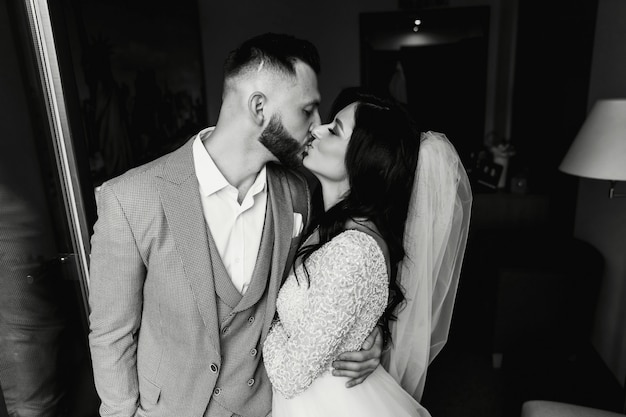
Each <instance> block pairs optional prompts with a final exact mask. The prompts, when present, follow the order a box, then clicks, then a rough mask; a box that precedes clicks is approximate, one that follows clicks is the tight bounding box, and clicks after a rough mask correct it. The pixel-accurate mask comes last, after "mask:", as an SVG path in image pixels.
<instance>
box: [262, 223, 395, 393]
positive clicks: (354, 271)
mask: <svg viewBox="0 0 626 417" xmlns="http://www.w3.org/2000/svg"><path fill="white" fill-rule="evenodd" d="M325 248H327V249H325V250H326V253H325V254H326V256H325V257H324V259H323V263H322V264H320V265H319V266H318V267H319V268H320V273H319V274H316V275H315V276H312V277H311V279H312V280H315V283H312V285H311V287H310V289H309V298H308V303H307V305H306V306H305V308H304V309H303V314H302V315H301V316H300V317H299V323H298V326H297V327H296V328H295V329H289V330H290V331H291V333H290V334H288V332H287V330H286V329H285V328H284V326H283V325H282V323H280V322H277V323H275V325H274V326H273V328H272V330H271V331H270V334H269V335H268V336H267V339H266V340H265V344H264V347H263V355H264V362H265V367H266V369H267V373H268V375H269V377H270V380H271V382H272V385H273V386H274V388H275V389H276V390H278V391H279V392H280V393H281V394H282V395H284V396H285V397H287V398H291V397H293V396H294V395H296V394H298V393H300V392H302V391H304V390H305V389H306V388H307V387H308V386H309V385H310V384H311V383H312V382H313V380H314V379H315V378H317V377H318V376H319V375H320V374H321V373H322V372H324V371H325V370H327V369H329V368H330V366H331V364H332V361H333V359H335V357H336V356H337V354H338V353H340V352H339V349H340V348H341V346H342V344H343V342H344V340H345V338H346V337H347V336H348V334H349V332H350V330H351V329H352V327H353V326H354V324H355V322H356V321H357V318H358V317H359V316H360V315H361V314H364V309H365V308H368V309H372V307H373V306H374V307H376V306H377V304H376V303H374V302H373V300H382V303H378V304H382V305H381V306H378V307H381V308H382V309H383V310H384V306H385V304H386V300H387V293H386V282H384V283H383V285H381V278H380V276H381V271H380V270H379V271H378V272H376V271H375V270H372V268H373V266H378V267H380V264H381V262H382V265H383V266H382V268H384V260H382V261H380V259H381V258H382V254H381V252H380V250H379V249H378V247H377V246H376V244H375V243H374V242H373V241H372V240H371V239H370V238H368V237H367V236H365V235H363V234H360V233H359V234H358V235H357V234H342V235H340V236H338V237H337V238H335V239H333V240H332V241H331V242H329V243H328V244H327V246H326V247H325ZM376 258H378V262H376ZM382 271H383V272H382V274H383V277H385V276H384V269H383V270H382ZM303 285H304V284H303ZM381 292H384V294H381ZM375 320H376V319H374V322H373V323H372V326H374V325H375ZM374 353H375V352H374ZM374 356H375V355H374ZM378 356H379V357H380V355H378ZM374 361H377V359H374Z"/></svg>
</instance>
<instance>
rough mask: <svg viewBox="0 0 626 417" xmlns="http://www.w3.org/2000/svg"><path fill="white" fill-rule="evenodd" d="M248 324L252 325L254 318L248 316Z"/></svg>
mask: <svg viewBox="0 0 626 417" xmlns="http://www.w3.org/2000/svg"><path fill="white" fill-rule="evenodd" d="M248 323H250V324H252V323H254V316H250V317H249V318H248Z"/></svg>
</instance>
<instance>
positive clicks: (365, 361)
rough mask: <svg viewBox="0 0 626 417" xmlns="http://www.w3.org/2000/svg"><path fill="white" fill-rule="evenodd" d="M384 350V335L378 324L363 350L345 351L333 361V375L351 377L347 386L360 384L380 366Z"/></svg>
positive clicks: (364, 344) (366, 340) (365, 342)
mask: <svg viewBox="0 0 626 417" xmlns="http://www.w3.org/2000/svg"><path fill="white" fill-rule="evenodd" d="M382 351H383V336H382V332H381V330H380V329H379V328H378V326H376V327H375V328H374V330H372V332H371V333H370V334H369V336H368V337H367V339H365V341H364V342H363V346H362V347H361V350H359V351H357V352H345V353H342V354H341V355H339V357H338V358H337V360H336V361H334V362H333V368H334V370H333V375H335V376H345V377H348V378H350V380H349V381H348V382H346V387H347V388H350V387H353V386H355V385H359V384H360V383H361V382H363V381H365V379H366V378H367V377H368V376H369V375H370V374H371V373H372V372H374V370H375V369H376V368H377V367H378V365H379V364H380V357H381V355H382Z"/></svg>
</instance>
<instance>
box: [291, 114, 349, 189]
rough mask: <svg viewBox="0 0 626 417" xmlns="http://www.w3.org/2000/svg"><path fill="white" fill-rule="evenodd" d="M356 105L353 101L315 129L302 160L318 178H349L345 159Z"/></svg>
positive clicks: (335, 179)
mask: <svg viewBox="0 0 626 417" xmlns="http://www.w3.org/2000/svg"><path fill="white" fill-rule="evenodd" d="M356 106H357V103H352V104H350V105H348V106H346V107H344V108H343V110H341V111H340V112H339V113H337V116H335V119H334V120H333V121H332V122H331V123H328V124H325V125H320V126H317V127H316V128H315V129H313V132H312V133H313V141H312V142H311V143H309V144H308V145H307V149H306V156H305V157H304V160H303V161H302V162H303V164H304V166H305V167H306V168H307V169H308V170H309V171H311V172H312V173H313V174H315V175H316V176H317V177H318V178H320V179H321V178H325V179H327V180H330V181H336V182H341V181H345V180H346V179H347V177H348V176H347V172H346V165H345V159H346V151H347V150H348V143H349V142H350V137H351V136H352V130H353V129H354V111H355V109H356Z"/></svg>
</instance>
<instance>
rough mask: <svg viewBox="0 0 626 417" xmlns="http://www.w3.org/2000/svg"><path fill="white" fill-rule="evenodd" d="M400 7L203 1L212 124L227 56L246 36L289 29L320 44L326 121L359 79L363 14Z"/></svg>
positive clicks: (385, 0) (391, 0)
mask: <svg viewBox="0 0 626 417" xmlns="http://www.w3.org/2000/svg"><path fill="white" fill-rule="evenodd" d="M396 6H397V0H361V1H358V0H342V1H334V0H320V1H317V2H314V3H312V2H307V3H302V2H299V1H289V0H271V1H263V2H259V1H255V0H242V1H236V2H231V1H199V9H200V13H199V18H200V27H201V28H202V44H203V53H204V64H205V75H206V78H205V82H206V84H207V98H208V99H207V103H208V112H209V122H210V124H214V123H215V121H216V120H217V115H218V112H219V106H220V102H221V100H220V96H221V89H222V85H221V84H222V63H223V62H224V58H226V55H227V54H228V52H229V51H230V50H232V49H234V48H235V47H237V45H238V44H240V43H241V42H242V41H244V40H245V39H247V38H249V37H252V36H254V35H257V34H259V33H264V32H279V33H289V34H292V35H294V36H297V37H299V38H304V39H307V40H309V41H311V42H313V43H314V44H315V46H317V48H318V50H319V52H320V55H321V61H322V72H321V75H320V77H319V83H320V92H321V94H322V105H321V111H320V115H321V116H322V118H323V119H325V117H326V114H327V112H328V111H329V108H330V104H331V102H332V100H333V98H334V97H335V95H336V94H337V93H338V92H339V90H340V89H342V88H344V87H349V86H353V85H358V83H359V12H368V11H387V10H395V9H396ZM338 34H340V35H339V36H338Z"/></svg>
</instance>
